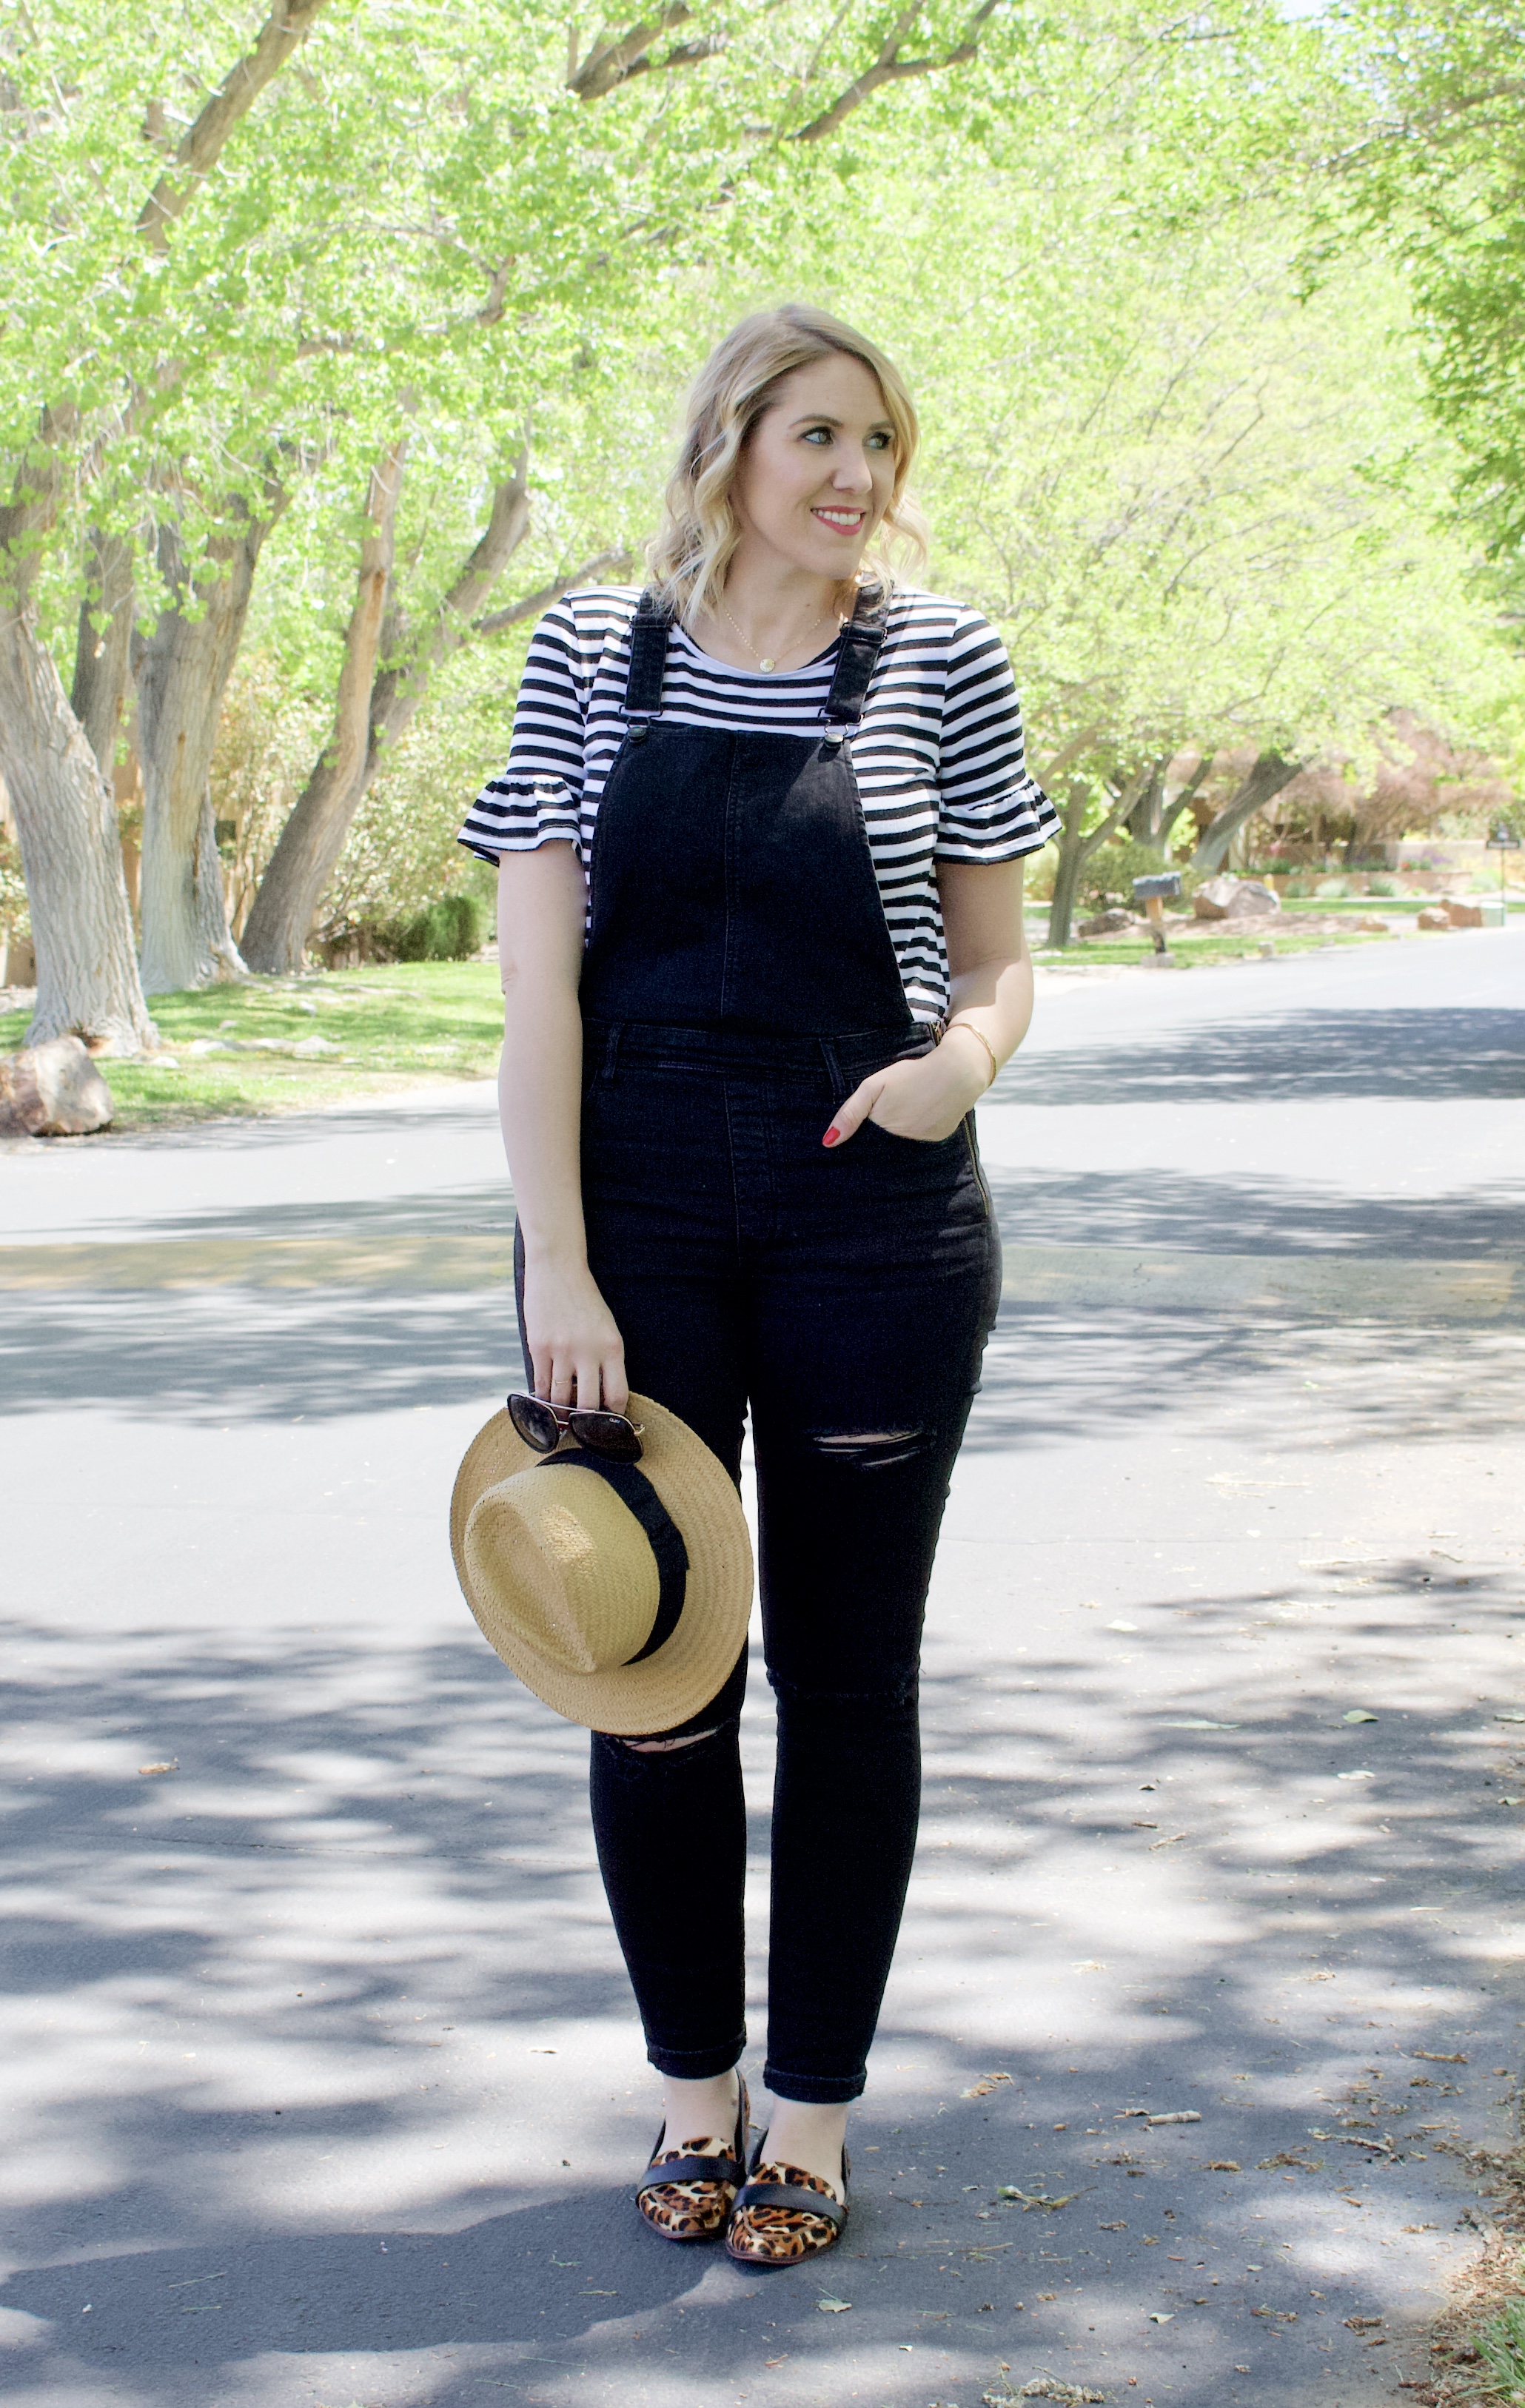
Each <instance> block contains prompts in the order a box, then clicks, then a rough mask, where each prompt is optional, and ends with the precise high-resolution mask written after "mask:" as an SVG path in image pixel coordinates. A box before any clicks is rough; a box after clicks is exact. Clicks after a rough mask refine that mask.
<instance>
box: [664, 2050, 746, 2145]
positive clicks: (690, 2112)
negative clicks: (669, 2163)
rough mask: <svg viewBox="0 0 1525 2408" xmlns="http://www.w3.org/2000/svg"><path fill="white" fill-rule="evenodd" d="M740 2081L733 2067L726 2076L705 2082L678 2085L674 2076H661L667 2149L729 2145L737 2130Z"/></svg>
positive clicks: (717, 2076) (717, 2075)
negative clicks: (716, 2142) (717, 2142)
mask: <svg viewBox="0 0 1525 2408" xmlns="http://www.w3.org/2000/svg"><path fill="white" fill-rule="evenodd" d="M740 2083H741V2073H740V2071H738V2070H737V2069H736V2068H735V2067H732V2069H731V2071H730V2072H729V2073H717V2074H714V2075H713V2076H712V2078H711V2079H710V2080H708V2081H705V2082H681V2081H679V2080H678V2079H677V2077H676V2076H674V2075H671V2074H664V2075H663V2077H662V2101H663V2114H664V2117H665V2119H666V2123H667V2145H668V2147H669V2148H677V2147H678V2146H680V2144H682V2143H684V2142H688V2141H704V2140H725V2141H726V2142H727V2143H728V2142H729V2141H730V2139H731V2137H732V2135H733V2133H734V2132H735V2129H736V2111H737V2108H738V2107H739V2105H740V2103H741V2091H740V2088H739V2085H740Z"/></svg>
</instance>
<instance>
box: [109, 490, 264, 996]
mask: <svg viewBox="0 0 1525 2408" xmlns="http://www.w3.org/2000/svg"><path fill="white" fill-rule="evenodd" d="M269 498H270V504H271V507H270V508H269V509H268V510H267V512H266V515H265V516H264V517H262V518H252V517H250V516H249V515H248V512H247V509H246V508H245V506H244V505H243V504H242V503H238V504H236V505H233V506H230V511H229V515H231V516H241V517H242V519H243V524H242V526H241V527H240V529H239V530H238V532H237V534H234V535H218V536H214V537H213V538H211V540H210V542H209V545H208V547H207V552H208V563H209V564H210V567H209V566H208V565H207V564H202V565H200V566H198V568H197V570H196V571H195V572H194V574H191V573H188V572H187V569H186V566H185V560H184V556H183V554H182V553H181V552H180V541H179V538H178V537H177V536H176V533H175V530H174V529H173V527H171V526H169V525H167V524H166V525H165V526H163V527H162V528H161V529H160V533H159V566H160V568H161V570H162V571H163V574H164V578H165V583H166V584H167V585H168V587H169V589H170V591H171V593H172V594H173V595H175V596H176V601H175V604H174V605H173V607H172V608H171V609H167V610H165V611H164V612H162V613H161V615H160V618H159V623H158V624H157V626H156V627H155V628H154V631H153V634H152V636H151V638H150V639H149V642H148V645H147V647H146V648H145V651H144V653H143V658H142V661H141V663H140V664H139V667H138V672H137V730H138V738H137V740H138V757H139V760H140V762H141V764H142V770H143V867H142V873H141V882H140V884H139V888H138V917H139V919H140V921H141V923H142V929H143V986H144V991H145V992H146V993H147V994H149V995H163V994H165V993H166V992H172V991H174V990H176V989H179V988H183V987H195V986H206V985H208V984H209V983H210V982H211V981H212V980H214V979H219V978H241V977H242V976H243V975H244V965H243V962H242V960H241V959H240V957H239V953H238V948H237V945H236V944H235V943H234V941H233V932H232V930H231V929H230V928H229V926H228V923H227V911H226V909H225V907H224V905H223V901H222V899H221V898H222V891H223V890H222V876H221V872H220V870H219V869H218V866H217V846H216V842H215V830H214V834H213V840H212V841H211V843H210V844H208V843H206V842H205V841H203V839H202V828H203V823H204V822H207V821H208V820H209V814H210V811H211V799H210V795H209V783H208V781H209V777H210V773H211V758H212V747H213V745H214V744H215V742H216V740H217V725H218V721H219V719H220V718H221V716H222V710H223V695H224V694H225V693H226V691H227V681H228V679H229V677H230V676H231V675H232V671H233V664H234V662H235V660H236V659H237V652H238V643H239V639H240V638H241V637H242V635H243V630H244V622H245V620H246V619H247V617H248V615H249V602H250V596H251V595H252V592H253V586H254V570H255V567H256V566H257V564H258V561H259V554H260V546H261V545H262V544H263V542H264V541H265V538H266V535H267V534H268V533H269V530H270V528H271V526H272V525H273V523H274V522H275V519H276V517H277V515H278V514H279V512H280V510H281V507H282V504H283V501H284V496H283V495H280V494H277V493H272V494H271V495H270V497H269ZM192 609H195V610H197V611H198V612H199V616H197V617H194V618H193V617H192V616H190V615H189V613H190V611H191V610H192Z"/></svg>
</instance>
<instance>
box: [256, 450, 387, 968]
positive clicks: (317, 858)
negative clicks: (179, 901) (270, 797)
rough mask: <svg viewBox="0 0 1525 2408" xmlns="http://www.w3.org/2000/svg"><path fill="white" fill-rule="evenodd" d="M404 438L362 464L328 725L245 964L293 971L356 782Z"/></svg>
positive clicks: (366, 735) (346, 827) (363, 760)
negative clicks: (358, 524)
mask: <svg viewBox="0 0 1525 2408" xmlns="http://www.w3.org/2000/svg"><path fill="white" fill-rule="evenodd" d="M406 449H407V446H406V443H405V442H403V441H398V442H396V443H394V444H392V445H391V446H389V448H388V450H387V451H386V452H384V453H383V454H382V456H381V460H380V461H379V462H378V463H377V466H375V467H374V468H373V469H372V470H371V475H370V491H369V495H368V496H367V503H366V518H367V528H366V533H365V537H364V538H363V540H362V542H361V546H360V574H359V578H358V581H357V583H356V588H355V597H354V608H353V609H352V611H351V613H350V624H349V626H348V627H347V628H346V630H345V635H344V660H343V665H342V667H340V669H339V674H338V695H337V697H336V700H335V705H334V725H333V730H332V733H331V734H330V736H329V738H328V741H327V743H326V744H325V745H324V749H323V751H322V752H321V753H319V755H318V758H317V760H316V761H315V762H314V763H313V766H312V770H311V774H310V775H309V779H308V781H307V784H306V785H305V786H304V787H303V789H302V791H301V793H300V794H299V795H298V796H297V798H296V802H295V806H294V808H293V810H292V814H291V817H290V819H289V820H288V821H287V822H286V824H285V826H284V827H283V828H282V829H281V839H280V842H279V843H278V844H277V846H276V849H275V851H274V853H272V854H271V856H270V861H269V866H268V867H267V868H266V872H265V876H264V877H263V878H262V879H261V881H260V890H259V893H258V894H257V895H256V896H255V897H254V908H253V910H252V911H251V912H250V914H249V918H248V920H247V922H246V923H245V925H244V941H243V952H244V959H245V961H246V962H247V963H248V964H249V967H250V968H251V969H254V970H285V971H291V970H297V969H300V968H301V967H302V951H303V948H304V946H305V945H306V943H307V932H308V930H309V927H310V926H311V925H312V915H313V913H314V911H315V910H317V908H318V905H319V902H320V901H321V899H322V896H323V890H324V887H325V886H326V885H327V883H328V881H329V879H330V878H331V877H332V875H333V871H334V865H335V863H336V862H337V861H338V857H339V854H340V853H342V851H343V850H344V839H345V838H346V837H347V836H348V835H349V832H350V823H351V821H352V819H353V817H354V815H355V812H356V810H358V809H359V806H360V797H361V796H362V795H363V794H364V793H365V790H366V777H367V759H368V756H369V750H370V721H371V701H372V696H373V694H374V689H375V684H376V664H377V661H378V659H379V658H380V656H381V631H382V628H383V626H384V624H385V621H386V603H387V593H388V589H389V587H390V585H391V581H392V566H393V561H394V558H395V556H396V524H397V497H398V495H399V494H400V492H401V490H402V464H403V454H404V452H405V451H406Z"/></svg>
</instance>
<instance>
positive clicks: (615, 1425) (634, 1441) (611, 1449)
mask: <svg viewBox="0 0 1525 2408" xmlns="http://www.w3.org/2000/svg"><path fill="white" fill-rule="evenodd" d="M572 1436H573V1438H575V1439H576V1441H577V1442H578V1444H579V1445H580V1446H591V1447H592V1448H593V1450H594V1452H595V1453H596V1454H597V1455H611V1456H612V1457H613V1459H614V1460H615V1461H616V1462H618V1463H639V1462H640V1439H639V1438H638V1437H637V1436H636V1433H635V1431H634V1429H633V1428H632V1426H631V1425H630V1423H629V1422H628V1421H627V1420H626V1417H625V1415H624V1414H623V1413H579V1412H574V1413H573V1415H572Z"/></svg>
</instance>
